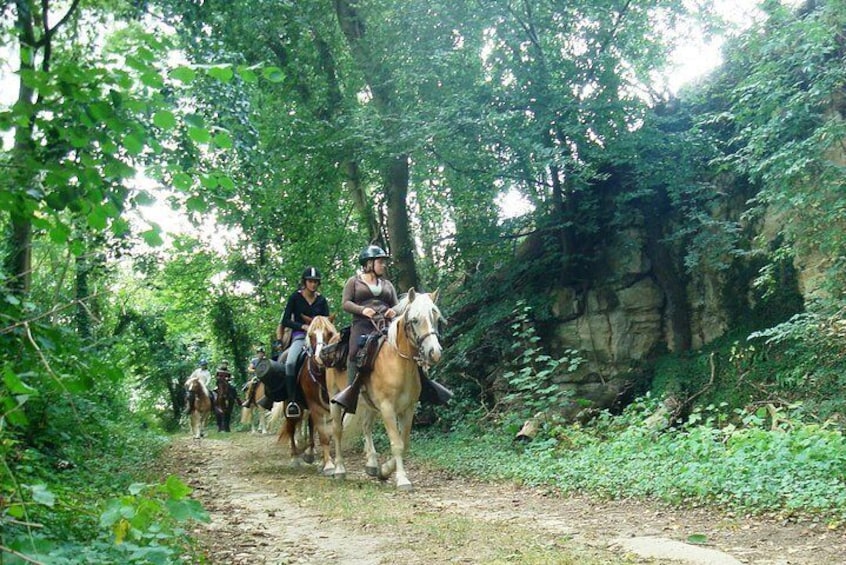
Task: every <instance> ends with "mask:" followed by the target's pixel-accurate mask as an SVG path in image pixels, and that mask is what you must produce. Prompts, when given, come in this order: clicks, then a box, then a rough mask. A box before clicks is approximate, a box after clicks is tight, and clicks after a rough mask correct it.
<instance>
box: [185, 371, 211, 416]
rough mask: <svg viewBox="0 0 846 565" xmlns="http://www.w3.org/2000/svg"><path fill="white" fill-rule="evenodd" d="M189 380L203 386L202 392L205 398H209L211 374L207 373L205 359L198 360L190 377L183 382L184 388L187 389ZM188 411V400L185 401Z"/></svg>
mask: <svg viewBox="0 0 846 565" xmlns="http://www.w3.org/2000/svg"><path fill="white" fill-rule="evenodd" d="M191 380H198V381H200V384H202V385H203V391H204V392H205V393H206V396H208V397H209V398H211V391H209V382H210V381H211V373H209V362H208V361H206V360H205V359H200V363H199V365H198V367H197V368H196V369H194V372H193V373H191V376H189V377H188V379H187V380H186V381H185V388H186V389H187V388H188V383H189V382H191ZM188 410H190V399H187V404H186V411H188Z"/></svg>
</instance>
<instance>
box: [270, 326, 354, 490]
mask: <svg viewBox="0 0 846 565" xmlns="http://www.w3.org/2000/svg"><path fill="white" fill-rule="evenodd" d="M333 319H334V316H329V317H326V316H315V317H314V319H312V321H311V323H310V324H309V327H308V330H307V331H306V340H307V342H308V347H307V352H308V353H307V355H306V359H305V361H304V362H303V366H302V367H301V368H300V372H299V373H298V375H297V382H298V385H299V387H300V389H301V390H302V392H303V396H304V398H305V401H306V406H307V408H308V410H307V413H308V415H309V424H310V426H309V428H310V430H311V431H310V433H309V438H310V443H309V449H311V454H312V457H313V450H314V431H317V435H318V438H319V440H320V447H321V451H322V454H323V470H322V472H323V474H325V475H329V476H331V475H334V471H335V466H334V463H333V461H332V454H331V449H330V446H329V442H330V440H331V439H332V438H333V437H334V434H333V428H332V414H331V411H330V407H329V398H330V397H331V395H330V394H329V391H328V390H327V383H326V369H325V367H324V366H323V362H322V360H321V353H322V351H323V348H324V346H326V345H329V344H332V343H335V342H337V341H338V339H340V333H339V332H338V330H337V329H336V328H335V326H334V325H333V323H332V321H333ZM303 418H304V417H303ZM303 418H299V419H288V421H287V423H286V432H285V434H284V435H285V436H287V437H291V438H293V435H294V432H293V430H294V429H295V428H296V426H297V425H298V424H300V420H302V419H303ZM280 437H281V436H280ZM335 448H336V449H335V452H336V453H337V451H338V446H337V445H336V446H335ZM296 452H297V450H296V448H295V445H294V442H293V440H292V441H291V453H292V456H294V454H295V453H296Z"/></svg>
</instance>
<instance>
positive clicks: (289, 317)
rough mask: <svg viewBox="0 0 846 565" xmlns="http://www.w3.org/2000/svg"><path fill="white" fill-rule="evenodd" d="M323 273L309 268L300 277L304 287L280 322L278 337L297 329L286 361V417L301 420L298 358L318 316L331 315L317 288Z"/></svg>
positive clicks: (293, 299)
mask: <svg viewBox="0 0 846 565" xmlns="http://www.w3.org/2000/svg"><path fill="white" fill-rule="evenodd" d="M321 278H322V277H321V275H320V271H318V270H317V269H316V268H314V267H306V269H305V270H304V271H303V276H302V277H301V278H300V287H299V288H298V289H297V290H296V291H295V292H294V293H293V294H291V296H290V297H289V298H288V302H287V303H286V305H285V312H284V313H283V314H282V319H281V320H280V321H279V327H278V329H277V331H276V337H277V338H279V339H282V333H283V331H284V328H286V327H288V328H291V329H292V330H293V333H292V335H291V346H290V347H289V348H288V358H287V359H286V360H285V388H286V389H287V401H288V402H287V404H286V407H285V417H286V418H299V417H300V416H302V410H301V409H300V405H299V403H298V402H297V374H296V370H297V359H298V358H299V356H300V353H301V352H302V350H303V347H304V345H305V337H306V330H308V326H309V324H310V323H311V321H312V319H314V317H315V316H328V315H329V303H328V302H327V301H326V298H325V297H324V296H323V295H322V294H320V293H319V292H318V291H317V289H318V287H319V286H320V282H321Z"/></svg>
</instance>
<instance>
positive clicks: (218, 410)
mask: <svg viewBox="0 0 846 565" xmlns="http://www.w3.org/2000/svg"><path fill="white" fill-rule="evenodd" d="M215 376H216V377H217V388H216V389H215V392H214V415H215V418H216V419H217V431H219V432H230V431H232V430H231V429H230V425H231V421H232V409H233V408H234V407H235V404H236V403H238V392H237V391H236V390H235V387H234V386H232V384H231V383H230V379H231V378H232V373H230V372H229V363H228V362H226V361H223V362H221V364H220V367H219V368H218V370H217V374H216V375H215Z"/></svg>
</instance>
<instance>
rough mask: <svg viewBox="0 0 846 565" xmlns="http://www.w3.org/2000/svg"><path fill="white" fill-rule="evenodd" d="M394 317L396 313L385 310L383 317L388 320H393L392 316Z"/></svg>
mask: <svg viewBox="0 0 846 565" xmlns="http://www.w3.org/2000/svg"><path fill="white" fill-rule="evenodd" d="M396 315H397V313H396V312H394V309H393V308H388V309H387V310H385V317H386V318H387V319H389V320H393V319H394V316H396Z"/></svg>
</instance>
